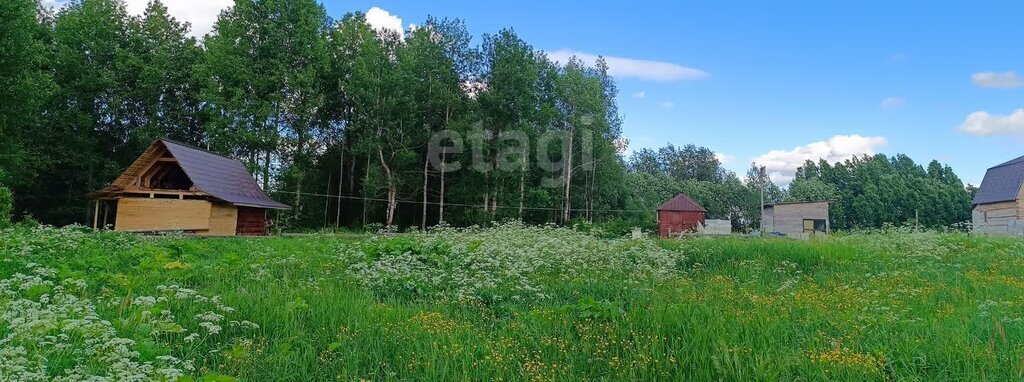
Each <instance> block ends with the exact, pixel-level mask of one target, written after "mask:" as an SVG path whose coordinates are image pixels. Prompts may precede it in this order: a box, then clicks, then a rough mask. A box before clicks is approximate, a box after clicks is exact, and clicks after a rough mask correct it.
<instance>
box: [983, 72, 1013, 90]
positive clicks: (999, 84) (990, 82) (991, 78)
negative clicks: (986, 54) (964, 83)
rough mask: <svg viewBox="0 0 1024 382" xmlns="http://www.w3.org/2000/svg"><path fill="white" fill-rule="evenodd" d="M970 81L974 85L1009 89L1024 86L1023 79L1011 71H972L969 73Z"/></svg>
mask: <svg viewBox="0 0 1024 382" xmlns="http://www.w3.org/2000/svg"><path fill="white" fill-rule="evenodd" d="M971 81H972V82H974V85H976V86H979V87H983V88H1001V89H1009V88H1019V87H1021V86H1024V81H1022V80H1021V78H1020V77H1018V76H1017V73H1015V72H1013V71H1009V72H1002V73H996V72H981V73H974V74H972V75H971Z"/></svg>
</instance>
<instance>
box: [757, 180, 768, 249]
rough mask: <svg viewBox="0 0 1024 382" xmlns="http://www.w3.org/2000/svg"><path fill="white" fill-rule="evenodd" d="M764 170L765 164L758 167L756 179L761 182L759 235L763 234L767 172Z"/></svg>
mask: <svg viewBox="0 0 1024 382" xmlns="http://www.w3.org/2000/svg"><path fill="white" fill-rule="evenodd" d="M765 170H766V169H765V166H761V168H760V169H758V180H759V181H760V183H761V218H760V219H759V221H760V222H761V224H760V225H761V229H760V231H761V236H764V183H765V182H764V181H765V178H767V177H768V174H766V171H765Z"/></svg>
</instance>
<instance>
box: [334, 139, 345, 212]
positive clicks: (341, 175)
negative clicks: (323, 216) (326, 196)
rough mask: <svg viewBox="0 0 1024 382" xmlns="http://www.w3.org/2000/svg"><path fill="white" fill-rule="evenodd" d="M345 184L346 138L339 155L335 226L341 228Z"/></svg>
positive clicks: (343, 140)
mask: <svg viewBox="0 0 1024 382" xmlns="http://www.w3.org/2000/svg"><path fill="white" fill-rule="evenodd" d="M344 183H345V138H344V137H343V138H342V139H341V155H338V205H337V206H336V207H337V213H336V215H335V217H334V226H335V227H340V226H341V188H342V186H344Z"/></svg>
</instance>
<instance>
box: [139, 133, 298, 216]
mask: <svg viewBox="0 0 1024 382" xmlns="http://www.w3.org/2000/svg"><path fill="white" fill-rule="evenodd" d="M159 142H160V143H163V145H164V147H167V151H170V152H171V155H173V156H174V159H176V160H177V161H178V164H179V165H180V166H181V169H182V170H184V171H185V174H186V175H188V177H189V179H191V180H192V183H193V184H194V185H195V186H196V188H197V189H199V190H200V191H202V192H205V193H207V194H210V195H211V196H213V197H215V198H217V199H221V200H223V201H225V202H228V203H231V204H234V205H238V206H247V207H260V208H279V209H287V208H289V207H288V206H287V205H285V204H282V203H280V202H277V201H274V200H272V199H270V198H269V197H267V194H265V193H263V189H261V188H260V186H259V184H257V183H256V179H254V178H253V177H252V174H250V173H249V169H247V168H245V165H244V164H242V162H239V161H238V160H237V159H234V158H229V157H226V156H223V155H220V154H215V153H212V152H210V151H206V150H203V149H200V148H197V147H193V146H190V145H186V144H184V143H178V142H175V141H171V140H167V139H161V140H160V141H159Z"/></svg>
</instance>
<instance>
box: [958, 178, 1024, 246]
mask: <svg viewBox="0 0 1024 382" xmlns="http://www.w3.org/2000/svg"><path fill="white" fill-rule="evenodd" d="M1022 220H1024V187H1021V190H1020V191H1019V192H1018V193H1017V200H1016V201H1012V202H1000V203H990V204H980V205H977V206H975V207H974V210H972V211H971V222H972V223H974V232H975V233H980V234H991V235H1009V234H1013V235H1021V234H1024V221H1022Z"/></svg>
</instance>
